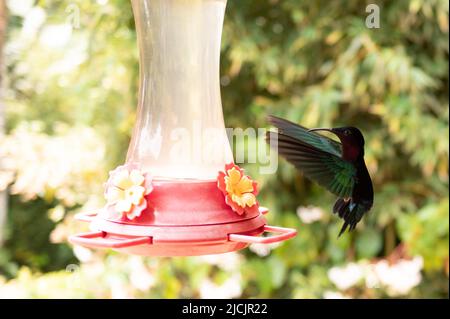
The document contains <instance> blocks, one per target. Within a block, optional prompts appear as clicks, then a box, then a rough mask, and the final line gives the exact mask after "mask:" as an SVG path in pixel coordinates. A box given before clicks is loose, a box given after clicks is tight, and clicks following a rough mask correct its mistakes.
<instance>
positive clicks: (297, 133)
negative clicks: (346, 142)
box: [267, 115, 342, 157]
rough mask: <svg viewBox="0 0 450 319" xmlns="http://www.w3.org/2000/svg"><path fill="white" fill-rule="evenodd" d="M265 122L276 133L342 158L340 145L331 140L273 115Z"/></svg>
mask: <svg viewBox="0 0 450 319" xmlns="http://www.w3.org/2000/svg"><path fill="white" fill-rule="evenodd" d="M267 120H268V121H269V123H270V124H272V125H273V126H275V127H276V128H277V129H278V133H281V134H285V135H288V136H291V137H294V138H296V139H299V140H301V141H302V142H304V143H306V144H309V145H311V146H313V147H315V148H317V149H319V150H322V151H324V152H327V153H331V154H333V155H336V156H337V157H341V156H342V145H341V143H339V142H336V141H333V140H332V139H330V138H327V137H325V136H322V135H320V134H317V133H316V132H309V131H308V129H307V128H305V127H303V126H301V125H298V124H295V123H293V122H290V121H288V120H285V119H282V118H279V117H276V116H273V115H269V116H268V117H267Z"/></svg>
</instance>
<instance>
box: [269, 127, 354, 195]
mask: <svg viewBox="0 0 450 319" xmlns="http://www.w3.org/2000/svg"><path fill="white" fill-rule="evenodd" d="M286 132H287V131H286V130H284V131H283V133H280V132H278V133H277V132H268V134H267V142H268V143H270V145H271V146H272V147H274V148H276V149H277V150H278V154H280V155H282V156H283V157H284V158H285V159H286V160H288V161H289V162H290V163H291V164H293V165H294V166H295V167H296V168H297V169H299V170H300V171H301V172H302V173H303V174H304V175H305V176H306V177H308V178H309V179H311V180H313V181H315V182H317V183H318V184H319V185H321V186H323V187H325V188H326V189H328V190H329V191H330V192H331V193H333V194H335V195H337V196H339V197H343V198H348V197H350V196H351V195H352V192H353V186H354V184H355V176H356V169H355V167H354V166H353V165H351V164H350V163H349V162H346V161H344V160H343V159H342V158H341V157H340V156H337V155H335V152H328V151H325V150H324V149H325V148H326V146H323V145H324V144H320V145H321V147H317V146H316V145H312V143H311V144H310V143H309V141H310V140H311V139H307V141H308V142H305V141H304V140H303V139H299V138H296V137H293V136H289V135H286V134H285V133H286ZM307 133H308V134H311V133H309V132H307ZM302 137H303V135H302ZM312 140H313V141H316V140H315V139H314V138H312Z"/></svg>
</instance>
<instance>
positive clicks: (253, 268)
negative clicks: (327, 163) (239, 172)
mask: <svg viewBox="0 0 450 319" xmlns="http://www.w3.org/2000/svg"><path fill="white" fill-rule="evenodd" d="M370 3H373V1H367V2H366V1H356V0H351V1H341V0H337V1H301V0H270V1H261V2H258V3H257V4H256V2H253V1H234V0H230V1H229V2H228V8H227V13H226V18H225V26H224V35H223V50H222V62H221V75H222V77H221V84H222V98H223V105H224V113H225V121H226V125H227V127H242V128H246V127H266V126H267V123H266V120H265V117H266V115H267V114H276V115H279V116H282V117H286V118H289V119H290V120H292V121H295V122H298V123H301V124H303V125H304V126H310V127H313V126H338V125H344V124H345V125H354V126H358V127H359V128H361V129H362V131H363V132H364V134H365V136H366V162H367V163H368V166H369V170H370V172H371V174H372V177H373V181H374V184H375V191H376V197H375V205H374V208H373V210H372V211H371V213H370V214H369V216H368V217H367V218H365V220H364V222H363V223H362V224H361V225H360V226H359V227H358V229H357V230H356V231H355V232H354V233H352V234H348V235H345V236H343V238H341V239H339V240H338V239H337V238H336V235H337V233H338V229H339V227H340V223H341V222H340V220H338V219H337V218H335V217H333V216H331V214H330V210H331V206H332V203H333V196H332V195H329V194H326V193H324V191H323V190H322V189H320V188H319V187H317V186H316V185H314V184H311V183H310V182H308V181H307V180H305V179H304V178H303V177H302V176H301V175H299V174H298V173H297V172H296V171H295V170H294V169H293V168H292V167H291V166H290V165H288V164H287V163H286V162H284V161H282V160H280V165H279V169H278V172H277V174H274V175H260V176H258V173H257V172H258V170H257V169H258V166H257V164H249V165H246V169H247V170H248V171H249V173H250V174H251V175H252V176H254V177H255V178H256V179H257V180H258V182H259V183H260V184H261V188H262V191H261V195H260V199H261V201H262V202H264V204H265V205H266V206H268V207H269V208H270V209H271V211H272V214H270V215H271V216H269V218H270V219H271V221H272V222H274V223H276V224H281V225H284V226H288V227H295V228H298V229H299V235H298V236H297V237H296V238H295V239H294V240H291V241H288V242H286V243H284V244H282V245H281V246H280V247H277V248H276V249H274V250H272V248H274V247H269V248H266V247H260V246H258V245H254V246H252V247H251V248H250V249H249V250H245V251H242V252H239V253H232V254H228V255H226V256H223V257H220V258H218V257H216V256H208V257H195V258H171V259H168V258H140V257H130V256H124V255H119V254H115V253H111V252H108V253H105V252H92V251H90V250H87V249H83V248H80V247H75V248H73V249H72V247H70V246H68V245H67V244H66V239H67V236H68V234H70V233H73V232H75V231H76V230H77V229H76V227H79V226H78V224H77V223H75V222H74V221H73V219H72V216H73V214H74V213H75V212H77V211H80V210H86V209H95V208H98V207H100V206H101V205H102V204H103V199H102V183H103V181H104V180H105V178H106V176H107V175H106V174H107V171H108V169H110V168H112V167H114V166H116V165H118V164H120V163H121V162H123V160H124V156H125V152H126V148H127V146H128V141H129V137H130V133H131V129H132V126H133V124H134V116H135V106H136V97H137V89H138V87H137V85H138V82H137V80H138V54H137V47H136V36H135V31H134V22H133V17H132V12H131V6H130V3H129V1H126V0H98V1H89V0H76V1H70V2H69V1H54V0H46V1H35V0H23V1H7V5H8V10H9V21H8V30H7V31H8V32H7V41H6V43H5V47H4V59H1V61H4V62H3V63H5V65H4V66H3V68H4V69H5V73H6V77H5V79H4V82H5V83H4V84H3V92H2V99H3V103H4V105H5V107H6V110H5V111H6V112H5V116H6V132H7V135H6V136H4V137H1V140H0V191H2V190H5V189H6V188H8V191H9V194H10V198H9V202H10V203H9V207H8V217H7V227H6V234H5V236H6V238H5V244H4V246H3V247H2V248H0V296H5V297H11V296H20V297H88V298H89V297H151V298H155V297H160V298H177V297H178V298H191V297H211V298H213V297H218V298H220V297H224V298H226V297H263V298H264V297H269V298H270V297H277V298H346V297H349V298H376V297H422V298H436V297H446V296H447V294H448V275H449V270H448V267H449V266H448V265H449V257H448V255H449V254H448V250H449V206H448V200H449V198H448V155H449V146H448V142H449V126H448V120H449V103H448V97H449V94H448V86H449V81H448V57H449V55H448V54H449V44H448V12H449V7H448V6H449V5H448V2H447V1H445V0H433V1H425V0H410V1H406V0H405V1H377V2H376V4H377V5H378V6H379V8H380V28H374V29H369V28H367V27H366V25H365V20H366V17H367V15H368V13H366V6H367V5H368V4H370ZM78 265H79V266H78Z"/></svg>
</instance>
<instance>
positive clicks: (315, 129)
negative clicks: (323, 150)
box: [308, 128, 336, 134]
mask: <svg viewBox="0 0 450 319" xmlns="http://www.w3.org/2000/svg"><path fill="white" fill-rule="evenodd" d="M316 131H328V132H331V133H335V132H334V131H333V129H331V128H312V129H310V130H308V132H316ZM335 134H336V133H335Z"/></svg>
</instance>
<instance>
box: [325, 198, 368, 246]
mask: <svg viewBox="0 0 450 319" xmlns="http://www.w3.org/2000/svg"><path fill="white" fill-rule="evenodd" d="M367 210H368V209H367V207H365V205H363V204H360V203H355V202H353V201H352V200H351V199H344V198H338V199H337V201H336V203H334V207H333V213H334V214H338V215H339V217H340V218H342V219H343V220H344V225H342V228H341V231H340V232H339V235H338V237H340V236H341V235H342V234H343V233H344V232H345V230H346V229H347V228H348V227H349V226H350V228H349V231H352V230H353V229H355V227H356V224H358V222H359V221H360V220H361V218H362V217H363V215H364V213H365V212H366V211H367Z"/></svg>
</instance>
